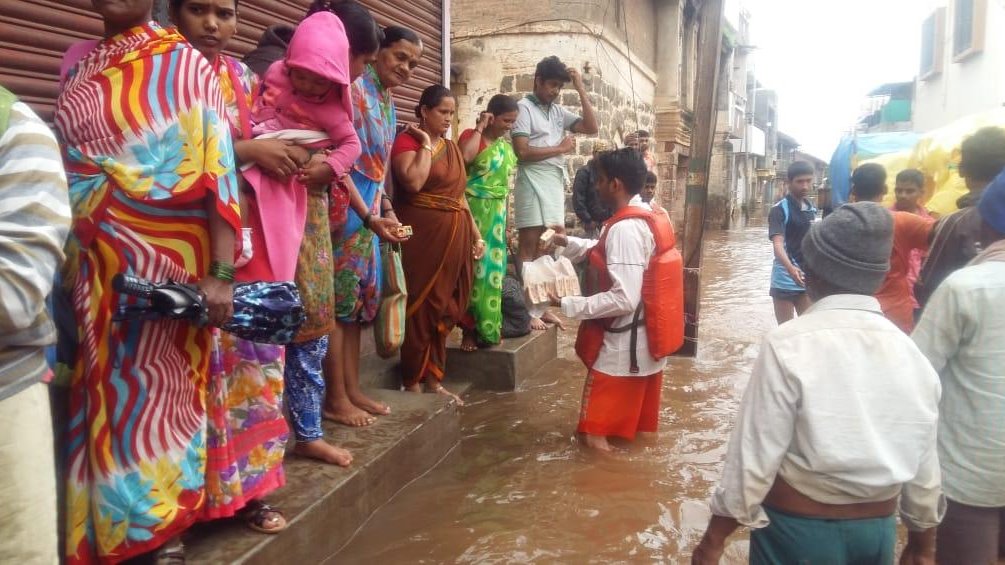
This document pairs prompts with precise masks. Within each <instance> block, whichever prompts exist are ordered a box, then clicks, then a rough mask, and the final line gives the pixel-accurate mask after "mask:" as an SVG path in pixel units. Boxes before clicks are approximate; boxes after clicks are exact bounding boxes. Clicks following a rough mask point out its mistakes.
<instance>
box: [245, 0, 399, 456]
mask: <svg viewBox="0 0 1005 565" xmlns="http://www.w3.org/2000/svg"><path fill="white" fill-rule="evenodd" d="M367 16H368V18H367V19H368V21H366V22H364V23H366V24H368V25H369V26H371V27H372V31H373V33H374V34H377V33H378V31H379V30H378V29H377V27H376V24H375V23H373V21H372V18H369V15H368V14H367ZM377 41H378V40H375V41H374V43H375V44H376V43H377ZM365 55H366V56H369V57H372V56H373V54H372V53H371V54H365ZM350 57H352V61H353V62H355V60H356V59H357V58H358V54H354V53H351V50H350V44H349V39H348V38H347V35H346V31H345V28H344V27H343V24H342V20H340V19H339V17H338V16H336V15H334V14H332V13H330V12H327V11H325V12H318V13H316V14H313V15H311V16H309V17H307V18H306V19H304V20H303V22H301V23H300V25H299V26H297V29H296V32H295V33H294V34H293V38H292V40H291V41H290V45H289V48H288V50H287V54H286V59H285V60H283V61H277V62H275V63H273V64H272V66H270V67H269V70H268V71H267V72H266V73H265V77H264V80H263V86H262V89H261V91H260V92H259V95H258V97H257V98H256V100H255V103H254V107H253V109H252V121H253V122H254V125H253V126H252V132H253V133H254V134H255V135H256V137H259V138H260V137H263V136H269V137H275V138H279V139H286V140H290V141H292V142H294V143H297V144H299V145H303V146H305V147H309V148H312V149H316V150H317V151H316V152H315V153H314V155H313V156H312V157H311V160H310V162H309V163H308V164H307V165H306V166H304V167H303V168H302V169H301V170H300V173H299V174H298V175H296V176H295V177H294V178H290V179H289V180H288V181H280V180H276V179H274V178H272V177H270V176H267V175H265V174H264V173H263V172H262V171H259V170H258V168H257V167H252V168H250V169H249V170H248V171H246V172H245V178H246V179H248V183H249V184H250V185H251V186H252V188H253V189H254V190H255V191H256V194H257V197H258V203H259V210H260V211H261V214H262V218H261V220H262V222H261V225H262V232H263V233H262V236H263V238H262V239H263V240H264V241H265V247H266V250H267V256H268V259H269V263H270V264H271V265H272V269H273V274H274V275H275V276H276V278H277V280H290V279H294V280H295V281H296V284H297V288H298V289H299V291H300V297H301V300H302V302H303V305H304V311H305V312H306V313H307V319H306V321H305V322H304V324H303V325H302V326H301V327H300V331H299V332H298V333H297V336H296V338H295V339H294V342H293V343H291V344H290V345H289V346H287V348H286V367H285V370H284V371H285V372H284V383H285V392H286V395H285V396H286V398H285V400H286V405H287V407H288V408H289V412H290V425H291V427H292V429H293V433H294V436H295V438H296V447H295V448H294V451H295V452H296V453H298V454H299V455H302V456H306V457H312V458H315V459H320V460H322V461H325V462H328V463H333V464H336V465H342V466H345V465H348V464H349V463H350V462H351V461H352V456H351V455H350V454H349V453H348V452H347V451H345V450H343V449H341V448H338V447H335V446H333V445H331V444H329V443H327V442H326V441H325V439H324V434H323V432H322V429H321V420H322V400H323V398H324V394H325V383H324V375H323V372H322V364H323V362H324V359H325V355H326V354H327V350H328V334H330V333H331V332H332V331H333V330H334V329H335V317H334V315H335V304H334V300H335V292H334V277H335V273H334V263H333V261H332V244H331V232H330V228H329V221H328V219H329V207H330V206H339V205H341V206H343V207H344V206H345V205H346V203H347V199H343V200H342V202H341V204H331V203H330V202H331V201H332V200H334V199H333V198H332V196H333V195H334V194H335V193H337V191H339V190H342V188H341V187H342V183H341V182H340V179H341V178H342V177H344V176H345V175H347V174H348V172H349V169H350V167H352V165H353V164H354V163H355V161H356V159H357V158H358V157H359V154H360V143H359V138H357V137H356V130H355V128H354V127H353V121H352V106H351V105H350V94H349V84H350V83H351V82H352V79H353V78H355V77H353V76H352V74H353V70H351V69H355V68H356V66H357V65H355V64H351V63H350ZM308 189H309V190H310V192H308Z"/></svg>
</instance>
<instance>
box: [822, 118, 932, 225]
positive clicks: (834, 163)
mask: <svg viewBox="0 0 1005 565" xmlns="http://www.w3.org/2000/svg"><path fill="white" fill-rule="evenodd" d="M919 137H920V136H919V135H918V134H916V133H914V132H911V131H903V132H894V133H864V134H860V135H854V136H852V135H846V136H845V137H843V138H842V139H841V142H840V143H838V146H837V149H835V150H834V154H833V155H832V156H831V163H830V171H829V176H830V181H831V203H832V205H833V206H834V207H837V206H840V205H842V204H844V203H845V202H847V201H848V194H849V193H850V192H851V171H852V167H853V165H854V164H856V163H859V162H862V161H865V160H867V159H872V158H873V157H877V156H879V155H886V154H887V153H899V152H901V151H907V150H910V149H911V148H913V147H914V145H915V144H916V143H917V142H918V139H919Z"/></svg>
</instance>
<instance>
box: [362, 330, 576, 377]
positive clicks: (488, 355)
mask: <svg viewBox="0 0 1005 565" xmlns="http://www.w3.org/2000/svg"><path fill="white" fill-rule="evenodd" d="M460 345H461V332H460V330H455V331H454V332H453V333H452V334H451V335H450V338H449V341H448V342H447V375H446V380H447V382H448V383H452V382H461V383H470V384H471V386H472V387H474V388H476V389H481V390H495V391H507V390H516V389H517V388H518V387H519V386H520V379H521V376H523V377H529V376H531V375H533V374H534V373H536V372H537V371H538V370H539V369H540V368H541V367H542V366H543V365H544V364H545V363H547V362H548V361H551V360H552V359H554V358H555V357H557V356H558V329H557V328H556V327H554V326H552V327H549V328H548V329H547V330H545V331H543V332H531V333H530V334H529V335H526V336H524V337H518V338H512V339H506V340H503V343H502V344H501V345H499V346H498V347H489V348H485V349H479V350H478V351H472V352H466V351H461V349H460ZM362 352H363V356H362V358H361V359H360V370H359V375H360V385H361V386H363V387H364V388H389V389H397V388H400V387H401V375H400V373H399V372H398V363H399V361H398V357H397V356H394V357H393V358H391V359H381V358H380V357H378V356H377V353H376V350H375V348H374V347H373V337H372V332H370V331H366V333H364V335H363V337H362Z"/></svg>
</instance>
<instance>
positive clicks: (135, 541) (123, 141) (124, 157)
mask: <svg viewBox="0 0 1005 565" xmlns="http://www.w3.org/2000/svg"><path fill="white" fill-rule="evenodd" d="M56 127H57V129H58V131H59V133H60V135H61V137H62V141H63V144H64V151H65V155H64V159H65V163H66V171H67V177H68V180H69V186H70V202H71V206H72V208H73V232H72V236H71V238H70V241H69V242H68V243H67V265H66V267H65V269H64V283H65V284H66V285H67V286H68V287H69V288H70V292H71V296H72V302H73V310H74V314H75V316H76V320H77V336H76V337H77V341H78V343H79V346H78V348H77V354H76V359H75V361H74V363H73V367H72V374H71V382H70V414H69V416H70V429H69V432H68V451H69V454H68V461H67V474H68V477H67V494H66V496H67V502H68V511H67V521H68V523H67V530H66V543H67V546H66V547H67V560H68V562H69V563H94V562H118V561H122V560H125V559H129V558H130V557H133V556H136V555H138V554H141V553H145V552H147V551H150V550H153V549H155V548H157V547H159V546H160V545H163V544H164V543H165V542H166V541H168V540H170V539H171V538H172V537H173V536H175V535H177V534H179V533H181V532H182V531H183V530H185V529H186V528H187V527H188V526H189V525H191V524H192V523H193V522H194V521H195V520H196V519H197V518H198V516H199V514H200V512H201V510H202V506H203V504H204V502H205V489H204V477H205V470H206V387H207V380H208V375H209V360H210V351H211V347H212V333H211V331H210V329H209V328H197V327H195V326H194V325H192V324H190V323H189V322H186V321H176V320H173V321H156V322H137V321H132V322H113V321H112V314H113V312H114V311H115V309H116V307H117V306H119V305H120V304H123V303H125V302H126V301H127V298H125V297H123V296H121V295H119V294H118V293H116V292H115V291H113V290H112V284H111V281H112V277H113V276H114V275H116V274H117V273H129V274H132V275H135V276H137V277H141V278H145V279H149V280H153V281H162V280H166V279H173V280H176V281H184V282H196V281H198V280H200V279H201V278H203V277H204V276H205V275H206V273H207V271H208V269H209V263H210V234H209V228H208V222H207V215H206V202H207V199H209V201H210V202H212V201H215V207H216V210H217V212H218V213H219V214H220V215H221V216H222V217H223V218H225V219H226V220H227V222H228V223H229V224H230V225H231V226H232V227H233V228H234V230H235V231H236V230H237V229H238V228H239V227H240V211H239V209H238V200H237V179H236V177H235V175H234V157H233V148H232V143H231V137H230V132H229V131H228V129H229V128H228V124H227V119H226V117H225V109H224V103H223V98H222V97H221V94H220V88H219V85H218V82H217V79H216V76H215V74H214V72H213V69H212V67H211V66H210V64H209V63H208V62H206V60H205V59H204V58H203V57H202V55H200V54H199V52H198V51H196V50H195V49H193V48H192V47H190V46H189V45H188V43H186V42H185V39H184V38H183V37H182V36H181V35H180V34H178V33H177V32H176V31H174V30H165V29H162V28H160V27H159V26H157V24H154V23H150V24H148V25H146V26H141V27H137V28H133V29H131V30H129V31H127V32H125V33H122V34H120V35H117V36H115V37H112V38H109V39H106V40H104V41H102V42H100V43H99V44H98V46H97V47H95V48H94V50H93V51H91V52H90V53H89V54H87V55H86V56H85V57H84V58H83V59H81V60H80V61H79V62H78V63H77V64H76V65H75V66H74V67H73V69H72V70H71V71H70V72H69V74H68V76H67V79H66V84H65V87H64V89H63V92H62V94H61V95H60V97H59V99H58V101H57V103H56Z"/></svg>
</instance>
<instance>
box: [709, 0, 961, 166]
mask: <svg viewBox="0 0 1005 565" xmlns="http://www.w3.org/2000/svg"><path fill="white" fill-rule="evenodd" d="M947 1H948V0H942V1H941V2H940V1H939V0H839V1H835V0H727V1H726V17H727V18H729V19H730V21H735V19H734V16H733V15H734V14H737V13H738V12H739V9H740V8H741V7H742V8H744V9H746V10H747V11H748V12H749V13H750V35H751V43H752V44H753V45H755V46H757V49H756V50H755V51H754V52H753V65H754V74H755V76H756V78H757V80H758V81H760V82H761V84H762V87H764V88H771V89H774V90H775V91H777V92H778V125H779V129H780V130H781V131H783V132H785V133H787V134H789V135H791V136H793V137H795V138H796V140H797V141H799V143H800V144H802V149H803V150H804V151H807V152H809V153H811V154H813V155H816V156H817V157H820V158H822V159H824V160H828V161H829V160H830V156H831V153H832V152H833V151H834V148H835V147H836V146H837V143H838V141H839V140H840V138H841V135H842V132H844V131H846V130H848V129H849V128H850V126H851V125H852V124H853V123H854V122H855V119H856V118H857V117H858V116H859V114H860V112H861V111H862V107H863V104H864V100H865V94H866V93H867V92H869V91H870V90H872V89H873V88H875V87H877V86H879V85H881V84H883V83H886V82H898V81H908V80H912V79H913V77H914V76H915V74H916V73H917V69H918V65H919V61H920V57H921V52H920V50H921V47H920V45H921V23H922V21H923V20H924V19H925V17H927V16H928V14H930V13H931V11H932V10H933V9H934V8H935V7H936V6H938V5H944V4H945V3H946V2H947Z"/></svg>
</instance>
